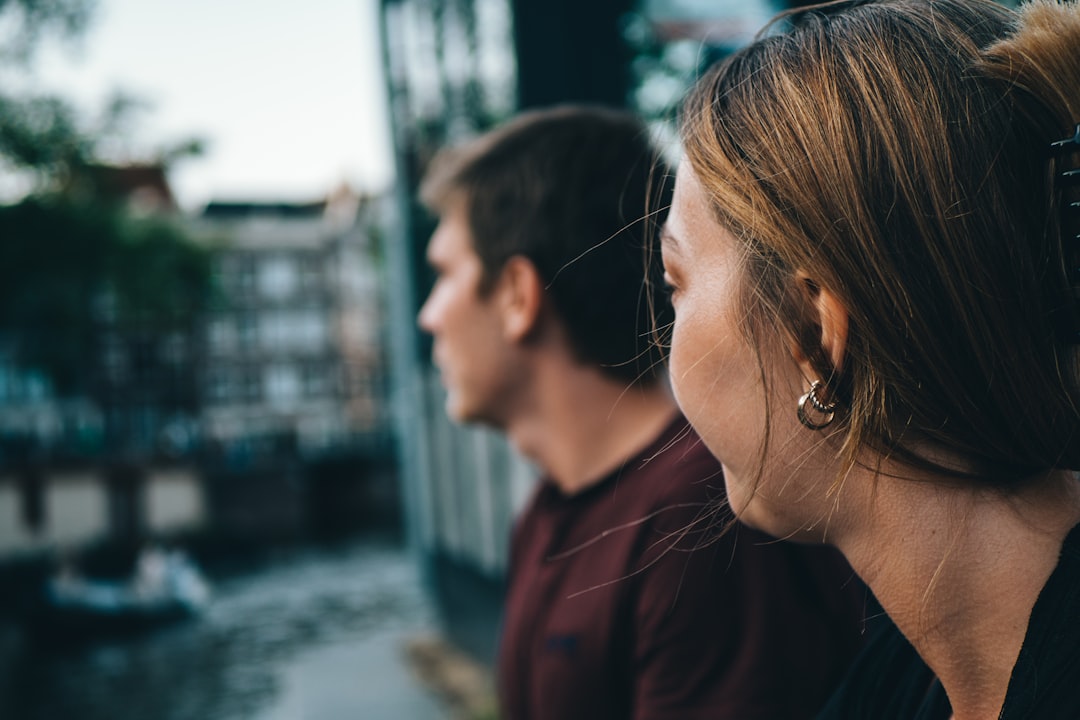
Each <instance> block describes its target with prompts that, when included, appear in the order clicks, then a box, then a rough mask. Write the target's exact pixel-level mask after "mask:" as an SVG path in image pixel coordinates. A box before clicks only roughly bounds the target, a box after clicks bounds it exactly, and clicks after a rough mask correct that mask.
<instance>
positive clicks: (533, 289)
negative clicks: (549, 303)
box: [495, 255, 544, 342]
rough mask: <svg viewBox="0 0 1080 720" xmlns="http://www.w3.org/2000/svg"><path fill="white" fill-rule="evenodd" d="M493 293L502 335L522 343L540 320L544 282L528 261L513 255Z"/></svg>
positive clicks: (509, 339)
mask: <svg viewBox="0 0 1080 720" xmlns="http://www.w3.org/2000/svg"><path fill="white" fill-rule="evenodd" d="M495 292H496V293H498V302H499V311H500V313H501V315H502V325H503V336H504V337H505V338H506V339H507V340H508V341H510V342H521V341H522V340H524V339H525V338H526V337H528V336H529V335H530V334H531V333H532V332H533V330H534V329H535V328H536V326H537V324H538V323H539V321H540V312H541V309H542V307H543V303H544V280H543V278H541V277H540V271H539V270H537V269H536V265H534V264H533V262H532V261H531V260H529V259H528V258H526V257H524V256H521V255H514V256H513V257H511V258H510V259H509V260H507V261H506V264H505V265H503V268H502V271H501V272H500V273H499V280H498V284H497V286H496V289H495Z"/></svg>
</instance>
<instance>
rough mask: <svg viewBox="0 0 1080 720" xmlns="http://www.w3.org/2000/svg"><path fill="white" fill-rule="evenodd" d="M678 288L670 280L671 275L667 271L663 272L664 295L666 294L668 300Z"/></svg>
mask: <svg viewBox="0 0 1080 720" xmlns="http://www.w3.org/2000/svg"><path fill="white" fill-rule="evenodd" d="M678 290H679V287H678V285H676V284H675V283H674V282H673V281H672V279H671V276H670V275H668V274H667V273H664V295H666V296H667V297H668V299H669V300H670V299H671V297H672V296H673V295H675V293H676V292H678Z"/></svg>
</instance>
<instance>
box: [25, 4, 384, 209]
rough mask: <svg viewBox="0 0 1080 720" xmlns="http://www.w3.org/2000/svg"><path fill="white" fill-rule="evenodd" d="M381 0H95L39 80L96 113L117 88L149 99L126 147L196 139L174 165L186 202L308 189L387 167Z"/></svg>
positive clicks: (371, 183)
mask: <svg viewBox="0 0 1080 720" xmlns="http://www.w3.org/2000/svg"><path fill="white" fill-rule="evenodd" d="M377 12H378V0H224V1H223V0H184V1H183V2H177V0H99V5H98V8H97V12H96V13H95V15H94V18H93V21H92V24H91V26H90V27H89V29H88V30H87V32H86V33H85V35H84V36H83V37H82V38H81V39H79V40H77V41H75V42H74V43H58V42H51V43H48V44H47V45H45V46H44V47H43V48H42V49H41V51H40V53H39V56H38V58H37V61H36V62H35V65H34V68H33V70H32V84H33V86H34V87H35V89H37V90H52V91H56V92H58V93H60V94H62V95H63V96H65V97H67V98H69V99H71V100H72V101H74V102H75V103H76V106H77V107H78V108H80V109H81V110H83V111H84V112H85V113H86V114H88V115H93V114H95V113H97V112H98V111H99V110H100V108H102V107H103V105H104V103H105V101H106V99H107V98H108V97H109V96H110V94H111V93H113V92H115V91H123V92H124V93H126V94H129V95H133V96H135V97H137V98H139V99H140V100H143V101H145V102H146V104H147V109H146V110H144V111H142V112H141V113H140V114H139V115H138V116H137V122H135V123H134V126H135V132H134V133H133V137H131V139H130V147H131V149H132V150H133V152H135V153H136V154H137V153H138V152H139V151H140V150H146V149H151V150H152V149H155V148H157V147H160V146H165V145H169V144H171V143H175V142H177V141H179V140H183V139H185V138H190V137H200V138H203V139H205V140H206V141H207V148H208V149H207V153H206V154H205V155H203V156H202V157H197V158H192V159H187V160H184V161H182V162H181V163H180V164H178V165H177V167H176V168H175V170H174V171H173V173H172V175H171V181H172V184H173V190H174V192H175V193H176V195H177V198H178V200H179V201H180V204H181V206H182V207H184V208H185V209H188V210H192V211H197V210H198V209H199V208H200V207H201V206H202V205H203V204H205V203H206V202H207V201H208V200H210V199H229V200H241V199H254V200H297V201H304V200H313V199H318V198H320V197H322V196H324V195H325V194H326V193H327V192H329V191H330V190H332V189H334V188H335V187H337V186H338V185H340V184H341V183H342V182H343V181H344V182H348V183H349V184H350V185H351V186H353V187H354V188H356V189H357V190H362V191H370V192H377V191H379V190H381V189H384V188H386V187H387V186H388V185H389V183H390V182H391V178H392V153H391V146H390V142H391V141H390V135H389V129H388V119H387V111H386V100H385V88H384V86H383V80H382V75H381V68H382V62H381V51H380V49H379V44H378V35H379V33H378V19H377Z"/></svg>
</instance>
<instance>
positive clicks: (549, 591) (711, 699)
mask: <svg viewBox="0 0 1080 720" xmlns="http://www.w3.org/2000/svg"><path fill="white" fill-rule="evenodd" d="M723 487H724V483H723V478H722V477H721V469H720V466H719V464H718V463H717V462H716V460H714V459H713V458H712V456H711V455H710V454H709V453H708V451H707V450H706V449H705V447H704V445H703V444H702V443H701V441H700V439H699V438H698V437H697V435H695V434H694V432H693V431H692V430H691V429H690V427H689V426H688V425H687V424H686V421H685V420H683V419H682V418H681V417H680V418H678V419H676V420H675V421H674V422H672V424H671V425H670V426H669V427H668V428H667V429H666V430H664V432H663V433H662V434H661V435H660V437H658V438H656V440H655V441H654V442H653V443H652V444H650V445H649V447H647V448H645V449H644V450H643V451H642V452H640V453H638V454H637V455H636V456H634V457H632V458H630V459H628V460H627V461H626V462H625V463H623V464H622V466H621V467H619V468H618V469H617V470H615V471H614V472H612V473H611V474H610V475H608V476H607V477H605V478H603V479H602V480H600V481H599V482H597V483H596V484H594V485H592V486H591V487H589V488H588V489H586V490H585V491H583V492H581V493H578V494H576V495H573V496H565V495H563V494H562V493H561V492H560V491H559V490H558V488H557V487H556V486H555V485H554V484H553V483H552V482H550V480H546V479H545V480H544V481H542V483H541V485H540V487H539V488H538V490H537V492H536V493H535V495H534V496H533V498H532V501H531V502H530V504H529V506H528V507H527V509H526V510H525V512H524V513H523V514H522V516H521V517H520V518H519V519H518V521H517V523H516V525H515V528H514V532H513V539H512V545H511V558H510V571H509V586H508V594H507V601H506V611H505V618H504V623H503V633H502V639H501V643H500V649H499V661H498V683H499V695H500V703H501V709H502V717H503V718H504V720H574V719H575V718H581V719H582V720H608V719H612V720H614V719H616V718H618V719H629V718H635V719H638V720H644V719H646V718H654V719H659V718H669V719H670V720H694V719H695V718H702V719H706V718H707V719H708V720H723V719H725V718H739V719H740V720H753V719H755V718H769V719H781V720H798V719H799V718H806V717H812V716H813V714H814V713H815V712H816V710H818V709H819V708H820V707H821V706H822V705H823V704H824V701H825V699H826V698H827V697H828V694H829V692H830V691H831V689H832V688H833V687H834V686H835V685H836V684H837V682H838V681H839V679H840V678H841V676H842V674H843V671H844V670H845V669H846V667H847V665H848V663H849V661H850V659H851V658H852V656H853V655H854V654H855V652H856V651H857V650H858V647H859V645H860V638H861V635H860V628H861V619H862V610H861V609H862V603H863V600H864V597H863V590H862V584H861V583H860V582H859V581H858V579H857V578H856V577H855V576H854V574H853V572H852V571H851V569H850V568H849V567H848V566H847V564H846V562H844V560H843V558H842V557H841V556H840V555H839V553H837V552H836V551H834V550H832V549H829V548H820V547H808V546H800V545H794V544H791V543H785V542H778V541H776V540H774V539H772V538H770V537H768V536H765V535H762V534H761V533H758V532H756V531H753V530H750V529H749V528H747V527H745V526H741V525H735V526H733V527H732V528H731V529H730V530H729V531H728V532H727V533H724V534H723V535H721V536H720V537H719V538H717V537H716V535H717V532H718V528H719V527H722V526H723V525H724V524H725V523H726V522H727V521H728V520H729V519H730V514H729V513H728V512H727V511H726V510H725V511H721V512H719V513H717V511H716V508H717V507H718V505H717V503H718V502H719V501H721V500H722V498H723Z"/></svg>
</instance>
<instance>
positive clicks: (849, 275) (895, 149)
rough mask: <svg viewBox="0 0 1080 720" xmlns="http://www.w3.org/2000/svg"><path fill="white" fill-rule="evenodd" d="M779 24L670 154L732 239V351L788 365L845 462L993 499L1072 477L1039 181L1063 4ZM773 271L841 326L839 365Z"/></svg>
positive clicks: (1077, 18) (1054, 238)
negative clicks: (736, 261) (906, 469)
mask: <svg viewBox="0 0 1080 720" xmlns="http://www.w3.org/2000/svg"><path fill="white" fill-rule="evenodd" d="M787 21H788V25H787V26H786V27H785V28H784V30H783V32H779V33H777V34H773V35H770V36H767V37H764V38H763V39H760V40H759V41H757V42H756V43H754V44H753V45H751V46H749V47H747V48H745V49H744V50H742V51H740V52H739V53H737V54H735V55H733V56H732V57H730V58H728V59H727V60H726V61H724V62H723V63H722V64H721V65H719V66H717V67H716V68H714V69H712V70H711V71H710V72H709V73H708V74H707V75H706V76H705V77H704V78H703V79H702V80H701V81H700V82H699V84H698V86H697V87H696V88H695V90H694V91H693V92H692V94H691V95H690V97H689V98H688V99H687V101H686V104H685V106H684V109H683V119H682V124H683V127H682V132H683V140H684V145H685V150H686V158H687V160H688V161H689V162H690V164H691V166H692V168H693V170H694V172H695V174H696V176H697V178H698V180H699V181H700V182H701V184H702V185H703V187H704V188H705V189H706V192H707V193H709V195H710V197H711V200H712V204H713V208H714V210H715V213H716V216H717V218H718V219H719V221H720V222H721V223H722V224H723V225H724V226H725V227H727V228H728V229H729V230H731V231H732V233H733V234H734V235H735V236H736V238H738V239H739V241H740V243H741V247H742V250H743V258H744V272H743V273H742V277H743V288H742V292H741V299H740V302H741V303H742V304H743V305H744V307H743V310H744V311H745V314H746V317H747V318H748V320H747V322H746V323H745V330H746V333H747V335H748V337H749V339H750V341H751V342H752V343H754V344H755V346H756V347H759V348H760V347H762V343H764V342H775V341H776V340H777V339H778V338H780V339H782V340H783V341H784V342H786V343H789V344H790V343H792V342H794V343H796V344H797V345H798V347H799V348H800V349H801V351H802V352H803V353H804V354H805V355H806V356H807V357H808V358H809V359H810V361H811V362H812V364H813V366H814V369H815V371H816V372H817V373H818V374H819V378H820V379H822V380H823V381H825V383H826V385H827V388H828V391H827V392H828V397H829V399H830V400H831V399H835V400H837V401H838V402H839V405H840V407H841V408H842V409H843V412H839V413H838V418H837V423H836V425H835V426H834V428H833V429H835V431H836V432H837V437H838V438H840V439H841V440H842V442H843V449H842V452H843V455H844V457H845V459H846V461H847V467H850V466H851V465H852V464H854V462H855V460H856V455H857V453H858V452H859V450H860V448H862V447H871V448H873V449H876V450H878V451H880V452H882V453H885V454H891V455H893V456H895V457H898V458H900V459H902V460H904V461H906V462H908V463H911V464H914V465H918V466H922V467H931V468H934V469H936V470H939V471H947V472H950V473H952V474H960V475H978V476H981V477H986V478H988V479H989V480H990V481H991V482H993V483H995V484H996V485H997V486H999V487H1007V486H1009V485H1010V484H1011V483H1013V482H1015V481H1017V480H1019V479H1020V478H1024V477H1027V476H1030V475H1033V474H1036V473H1040V472H1043V471H1046V470H1048V469H1051V468H1071V469H1076V468H1080V363H1078V353H1077V350H1078V348H1077V343H1078V342H1080V338H1078V331H1080V311H1078V308H1077V302H1078V300H1077V288H1078V287H1080V279H1078V272H1077V266H1078V260H1080V258H1078V255H1080V253H1078V252H1077V251H1078V248H1077V246H1078V245H1080V239H1078V238H1077V237H1076V233H1077V231H1078V227H1077V226H1078V225H1080V211H1075V210H1070V209H1069V208H1068V207H1067V206H1068V205H1069V203H1070V202H1071V201H1075V200H1077V199H1078V198H1077V197H1076V195H1075V192H1076V191H1075V189H1067V188H1065V187H1064V185H1065V183H1063V182H1061V181H1060V176H1061V174H1062V172H1063V171H1065V170H1067V169H1070V168H1075V167H1076V166H1077V165H1078V164H1080V163H1078V162H1077V161H1078V160H1080V147H1076V146H1072V149H1073V152H1067V153H1059V154H1058V155H1057V156H1054V155H1053V154H1051V152H1050V146H1051V143H1053V142H1054V141H1057V140H1060V139H1062V138H1066V137H1070V136H1072V135H1073V134H1074V133H1075V132H1076V131H1075V126H1076V124H1077V123H1080V6H1078V5H1077V4H1076V3H1075V2H1073V3H1068V4H1054V3H1052V2H1048V1H1044V0H1035V1H1034V2H1031V3H1030V4H1029V5H1027V6H1025V7H1024V8H1023V9H1022V10H1021V11H1020V12H1019V13H1013V12H1012V11H1009V10H1007V9H1005V8H1003V7H1002V6H1000V5H997V4H996V3H993V2H990V1H989V0H880V1H878V2H874V1H869V2H840V3H832V4H828V5H823V6H815V7H812V8H809V9H805V10H802V11H796V12H795V13H793V14H790V15H788V16H787ZM797 273H798V274H799V275H798V276H799V277H808V278H810V279H811V280H812V281H813V282H815V283H817V284H818V285H820V286H821V287H823V288H827V289H828V290H829V291H830V292H831V293H833V294H834V295H835V296H836V297H837V298H838V299H839V300H840V301H841V302H842V304H843V305H844V307H845V308H846V310H847V311H848V313H849V316H850V317H849V334H848V338H847V345H846V350H845V354H844V359H843V362H842V363H841V367H839V368H837V367H834V366H833V364H832V362H831V360H830V358H829V356H828V354H827V353H826V352H825V351H824V350H823V349H822V347H821V333H820V328H819V327H818V326H817V324H816V322H815V320H814V317H815V316H814V314H813V313H812V312H810V310H811V308H810V305H809V302H808V293H807V292H806V288H805V287H800V283H799V282H797V280H796V277H797ZM794 403H795V399H794V398H793V399H792V407H791V408H790V410H789V411H790V412H794V411H795V407H794ZM785 410H786V408H774V409H772V412H783V411H785ZM927 448H938V449H940V448H945V449H947V450H948V451H949V453H950V454H952V455H953V456H954V459H955V457H956V456H958V458H959V460H960V465H961V466H962V467H963V472H961V471H959V470H957V468H956V463H955V462H950V463H949V466H948V467H943V466H942V465H939V464H937V463H935V462H933V461H932V460H931V459H930V457H929V456H930V455H931V454H933V452H932V451H931V452H927Z"/></svg>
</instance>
